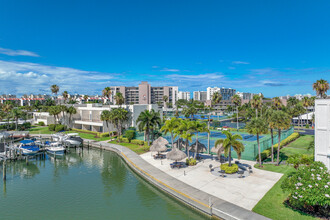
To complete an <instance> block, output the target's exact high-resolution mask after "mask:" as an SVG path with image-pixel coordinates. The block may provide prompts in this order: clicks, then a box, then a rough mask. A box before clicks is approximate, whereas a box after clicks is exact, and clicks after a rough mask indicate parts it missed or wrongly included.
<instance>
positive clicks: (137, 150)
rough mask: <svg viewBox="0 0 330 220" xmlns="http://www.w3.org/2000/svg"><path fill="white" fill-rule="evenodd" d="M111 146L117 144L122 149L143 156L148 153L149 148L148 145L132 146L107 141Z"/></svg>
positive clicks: (130, 144)
mask: <svg viewBox="0 0 330 220" xmlns="http://www.w3.org/2000/svg"><path fill="white" fill-rule="evenodd" d="M109 143H111V144H118V145H121V146H124V147H127V148H129V149H131V150H132V151H134V152H135V153H137V154H143V153H146V152H148V151H149V148H150V147H149V146H148V145H146V144H145V145H137V144H132V143H122V142H121V143H118V142H117V141H109Z"/></svg>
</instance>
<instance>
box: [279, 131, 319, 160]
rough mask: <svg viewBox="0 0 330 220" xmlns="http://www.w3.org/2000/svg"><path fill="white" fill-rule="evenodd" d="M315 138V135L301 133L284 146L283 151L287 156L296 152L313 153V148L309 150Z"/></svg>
mask: <svg viewBox="0 0 330 220" xmlns="http://www.w3.org/2000/svg"><path fill="white" fill-rule="evenodd" d="M313 140H314V135H301V136H300V137H299V138H297V140H295V141H293V142H291V143H290V144H288V145H287V146H286V147H284V148H283V149H282V150H281V152H282V153H283V154H285V155H286V156H287V157H289V156H291V155H294V154H308V155H312V154H313V151H312V150H307V148H308V146H309V144H310V142H312V141H313Z"/></svg>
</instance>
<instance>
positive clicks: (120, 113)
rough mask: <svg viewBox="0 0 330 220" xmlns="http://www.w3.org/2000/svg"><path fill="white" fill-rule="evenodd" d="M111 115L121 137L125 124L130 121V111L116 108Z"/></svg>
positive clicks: (111, 119) (111, 120)
mask: <svg viewBox="0 0 330 220" xmlns="http://www.w3.org/2000/svg"><path fill="white" fill-rule="evenodd" d="M110 113H111V114H110V122H111V123H112V124H114V125H115V127H116V128H117V130H118V137H121V134H122V130H123V124H124V122H125V121H127V120H128V111H127V110H126V109H123V108H114V109H112V110H111V111H110ZM118 141H119V142H120V138H118Z"/></svg>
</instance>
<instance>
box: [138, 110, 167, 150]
mask: <svg viewBox="0 0 330 220" xmlns="http://www.w3.org/2000/svg"><path fill="white" fill-rule="evenodd" d="M136 123H138V128H139V130H140V131H144V140H147V142H148V144H149V136H150V133H151V134H152V141H153V139H154V135H153V133H154V132H153V131H154V130H155V129H156V128H159V127H160V125H161V117H160V114H159V112H156V111H155V110H154V109H152V110H150V111H149V110H144V111H143V112H141V113H140V115H139V117H138V118H137V120H136Z"/></svg>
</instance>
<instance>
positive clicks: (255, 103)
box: [250, 95, 262, 118]
mask: <svg viewBox="0 0 330 220" xmlns="http://www.w3.org/2000/svg"><path fill="white" fill-rule="evenodd" d="M250 104H251V107H252V108H254V109H255V111H256V118H258V109H260V108H261V106H262V100H261V97H260V96H259V95H254V96H253V98H252V99H251V100H250Z"/></svg>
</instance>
